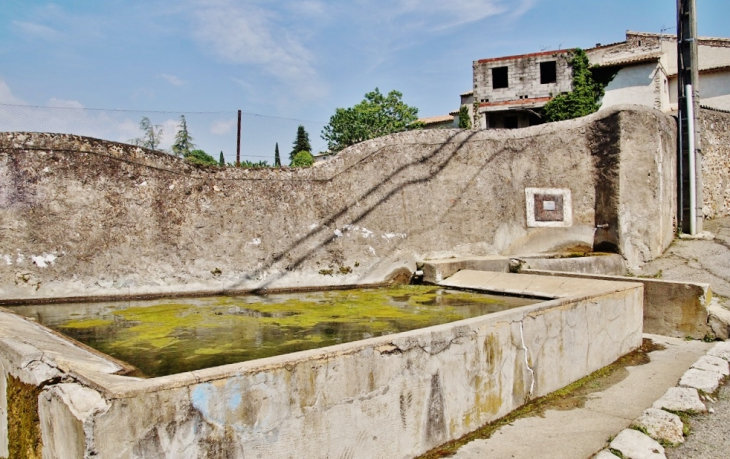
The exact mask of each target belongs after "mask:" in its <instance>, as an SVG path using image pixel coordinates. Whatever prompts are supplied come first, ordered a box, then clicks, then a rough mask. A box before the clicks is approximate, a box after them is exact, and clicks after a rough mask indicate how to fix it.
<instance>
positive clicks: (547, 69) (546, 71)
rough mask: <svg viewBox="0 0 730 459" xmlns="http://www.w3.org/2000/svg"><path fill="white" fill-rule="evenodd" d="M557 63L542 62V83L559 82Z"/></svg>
mask: <svg viewBox="0 0 730 459" xmlns="http://www.w3.org/2000/svg"><path fill="white" fill-rule="evenodd" d="M557 75H558V72H557V66H556V64H555V61H549V62H540V83H541V84H548V83H555V82H556V81H558V78H557Z"/></svg>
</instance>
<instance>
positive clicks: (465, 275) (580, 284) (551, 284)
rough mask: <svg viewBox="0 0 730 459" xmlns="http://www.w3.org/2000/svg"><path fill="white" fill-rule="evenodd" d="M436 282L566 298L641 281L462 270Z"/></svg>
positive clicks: (614, 288) (616, 288)
mask: <svg viewBox="0 0 730 459" xmlns="http://www.w3.org/2000/svg"><path fill="white" fill-rule="evenodd" d="M438 285H442V286H444V287H455V288H467V289H471V290H482V291H489V292H496V293H505V294H510V295H525V296H537V297H543V298H567V297H583V296H589V295H593V294H595V293H596V292H610V291H620V290H624V289H625V288H634V287H636V286H640V285H641V284H640V283H631V282H614V281H606V280H597V279H583V278H581V279H577V278H569V277H553V276H537V275H532V274H512V273H497V272H487V271H472V270H463V271H459V272H457V273H456V274H454V275H453V276H451V277H449V278H448V279H446V280H443V281H441V282H438Z"/></svg>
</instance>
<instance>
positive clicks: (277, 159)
mask: <svg viewBox="0 0 730 459" xmlns="http://www.w3.org/2000/svg"><path fill="white" fill-rule="evenodd" d="M274 167H281V156H279V142H276V148H274Z"/></svg>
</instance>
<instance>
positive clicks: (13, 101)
mask: <svg viewBox="0 0 730 459" xmlns="http://www.w3.org/2000/svg"><path fill="white" fill-rule="evenodd" d="M0 104H10V105H27V103H26V102H25V101H24V100H23V99H21V98H20V97H16V96H15V95H13V92H12V91H11V90H10V87H9V86H8V84H7V83H5V80H3V79H2V78H0Z"/></svg>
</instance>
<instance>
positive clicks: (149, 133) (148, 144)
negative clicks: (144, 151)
mask: <svg viewBox="0 0 730 459" xmlns="http://www.w3.org/2000/svg"><path fill="white" fill-rule="evenodd" d="M139 128H140V129H141V130H142V137H137V138H136V139H132V140H130V143H132V144H133V145H136V146H138V147H144V148H149V149H150V150H157V148H158V147H159V146H160V142H161V141H162V133H163V132H164V131H163V129H162V126H161V125H159V124H152V121H150V119H149V118H147V117H146V116H143V117H142V120H141V121H140V122H139Z"/></svg>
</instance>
